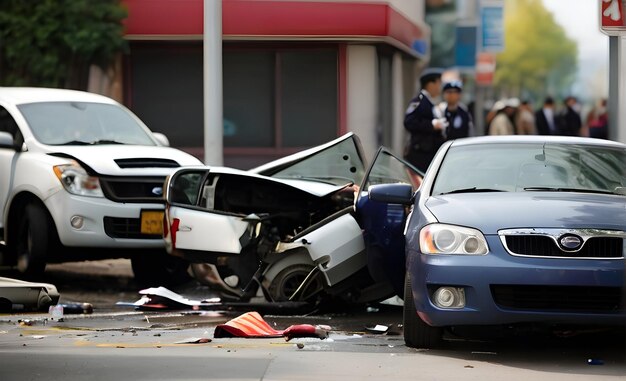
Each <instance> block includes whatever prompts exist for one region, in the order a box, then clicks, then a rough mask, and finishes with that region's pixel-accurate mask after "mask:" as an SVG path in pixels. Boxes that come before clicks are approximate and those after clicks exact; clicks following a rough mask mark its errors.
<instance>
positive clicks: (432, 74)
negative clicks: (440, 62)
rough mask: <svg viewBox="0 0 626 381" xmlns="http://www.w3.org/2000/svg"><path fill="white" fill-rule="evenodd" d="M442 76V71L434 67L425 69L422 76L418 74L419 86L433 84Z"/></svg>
mask: <svg viewBox="0 0 626 381" xmlns="http://www.w3.org/2000/svg"><path fill="white" fill-rule="evenodd" d="M442 74H443V69H440V68H436V67H429V68H428V69H425V70H424V71H423V72H422V74H420V84H421V85H422V86H424V85H425V84H426V83H429V82H434V81H436V80H437V79H439V78H441V75H442Z"/></svg>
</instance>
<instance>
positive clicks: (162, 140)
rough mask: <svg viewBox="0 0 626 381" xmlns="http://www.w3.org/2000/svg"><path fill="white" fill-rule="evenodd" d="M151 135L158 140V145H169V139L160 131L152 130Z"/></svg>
mask: <svg viewBox="0 0 626 381" xmlns="http://www.w3.org/2000/svg"><path fill="white" fill-rule="evenodd" d="M152 135H153V136H154V138H155V139H156V140H157V142H159V144H160V145H162V146H164V147H169V146H170V140H169V139H168V138H167V136H165V135H164V134H162V133H160V132H153V133H152Z"/></svg>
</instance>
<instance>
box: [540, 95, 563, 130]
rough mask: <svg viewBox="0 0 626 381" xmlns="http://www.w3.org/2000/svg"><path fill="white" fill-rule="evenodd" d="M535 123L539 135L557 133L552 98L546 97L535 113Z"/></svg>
mask: <svg viewBox="0 0 626 381" xmlns="http://www.w3.org/2000/svg"><path fill="white" fill-rule="evenodd" d="M535 125H536V128H537V133H538V134H539V135H557V134H558V130H557V124H556V114H555V111H554V99H552V97H546V99H545V100H544V101H543V106H542V108H540V109H539V110H537V112H536V113H535Z"/></svg>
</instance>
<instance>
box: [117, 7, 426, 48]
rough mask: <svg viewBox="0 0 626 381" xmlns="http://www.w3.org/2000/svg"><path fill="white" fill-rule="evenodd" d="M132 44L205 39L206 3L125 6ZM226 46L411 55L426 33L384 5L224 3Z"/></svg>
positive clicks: (223, 22)
mask: <svg viewBox="0 0 626 381" xmlns="http://www.w3.org/2000/svg"><path fill="white" fill-rule="evenodd" d="M123 3H124V4H125V5H126V6H127V7H128V14H129V15H128V19H127V20H126V35H127V37H128V38H130V39H190V38H194V37H195V38H198V39H200V38H201V37H202V35H203V22H204V21H203V17H204V13H203V12H204V10H203V6H204V0H123ZM222 31H223V38H224V40H259V39H262V40H272V41H283V40H343V41H352V40H355V41H363V40H366V41H367V40H371V41H383V42H387V43H389V44H392V45H395V46H397V47H399V48H401V49H403V50H405V51H407V52H409V53H413V54H417V52H416V51H415V50H414V49H413V46H414V44H415V42H416V41H419V40H422V39H424V37H425V36H424V33H423V30H422V28H421V27H419V26H418V25H417V24H415V23H414V22H412V21H411V20H409V19H408V18H407V17H406V16H404V15H403V14H401V13H400V12H398V11H397V10H396V9H394V8H393V7H391V6H390V5H388V4H384V3H369V2H368V3H359V2H321V1H277V0H223V2H222Z"/></svg>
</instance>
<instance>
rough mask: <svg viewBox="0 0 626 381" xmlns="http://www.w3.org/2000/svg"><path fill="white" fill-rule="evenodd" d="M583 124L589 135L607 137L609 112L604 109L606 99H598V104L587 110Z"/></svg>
mask: <svg viewBox="0 0 626 381" xmlns="http://www.w3.org/2000/svg"><path fill="white" fill-rule="evenodd" d="M585 125H586V127H587V132H588V134H589V137H592V138H598V139H608V138H609V131H608V130H609V114H608V112H607V109H606V99H604V98H603V99H600V100H599V101H598V104H597V105H596V106H595V107H594V108H593V109H591V111H589V114H587V119H586V123H585Z"/></svg>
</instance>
